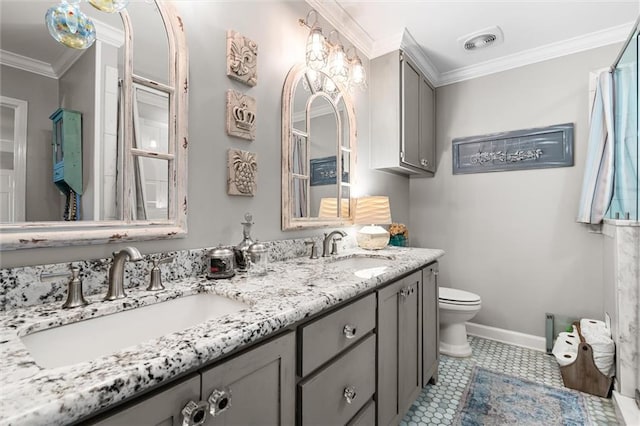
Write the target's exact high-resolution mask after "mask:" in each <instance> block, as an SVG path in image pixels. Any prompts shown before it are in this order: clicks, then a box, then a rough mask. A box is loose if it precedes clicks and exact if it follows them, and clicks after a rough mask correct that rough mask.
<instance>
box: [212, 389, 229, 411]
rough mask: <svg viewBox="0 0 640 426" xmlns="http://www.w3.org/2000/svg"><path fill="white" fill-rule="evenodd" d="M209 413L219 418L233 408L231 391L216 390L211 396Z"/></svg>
mask: <svg viewBox="0 0 640 426" xmlns="http://www.w3.org/2000/svg"><path fill="white" fill-rule="evenodd" d="M208 402H209V413H211V415H212V416H214V417H215V416H218V415H220V414H221V413H224V412H225V411H227V410H228V409H229V408H230V407H231V389H229V388H224V389H214V390H213V392H211V395H209V399H208Z"/></svg>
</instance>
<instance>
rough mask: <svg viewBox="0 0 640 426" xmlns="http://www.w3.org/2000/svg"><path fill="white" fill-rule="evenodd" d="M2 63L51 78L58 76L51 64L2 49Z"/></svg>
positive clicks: (0, 61)
mask: <svg viewBox="0 0 640 426" xmlns="http://www.w3.org/2000/svg"><path fill="white" fill-rule="evenodd" d="M0 64H2V65H6V66H8V67H12V68H17V69H20V70H24V71H27V72H32V73H34V74H39V75H43V76H45V77H49V78H56V79H57V78H58V75H57V74H56V72H55V71H54V69H53V67H52V66H51V64H48V63H46V62H43V61H39V60H37V59H33V58H29V57H27V56H22V55H18V54H16V53H13V52H10V51H8V50H1V49H0Z"/></svg>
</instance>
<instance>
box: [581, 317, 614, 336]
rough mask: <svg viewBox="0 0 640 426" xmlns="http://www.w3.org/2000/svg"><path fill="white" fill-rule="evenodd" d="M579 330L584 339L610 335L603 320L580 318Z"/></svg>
mask: <svg viewBox="0 0 640 426" xmlns="http://www.w3.org/2000/svg"><path fill="white" fill-rule="evenodd" d="M580 331H581V333H582V336H583V337H584V338H585V340H587V337H595V336H606V337H611V333H610V331H609V329H608V328H607V325H606V324H605V323H604V322H602V321H599V320H594V319H589V318H583V319H581V320H580Z"/></svg>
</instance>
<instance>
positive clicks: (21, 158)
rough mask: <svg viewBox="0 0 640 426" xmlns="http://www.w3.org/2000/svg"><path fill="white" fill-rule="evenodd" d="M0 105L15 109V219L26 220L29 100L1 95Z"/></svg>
mask: <svg viewBox="0 0 640 426" xmlns="http://www.w3.org/2000/svg"><path fill="white" fill-rule="evenodd" d="M0 106H3V107H7V108H11V109H13V129H14V130H13V132H14V141H13V143H14V151H13V170H14V187H13V221H14V222H24V221H25V203H26V193H27V192H26V187H27V117H28V110H29V109H28V102H27V101H24V100H22V99H15V98H10V97H8V96H0Z"/></svg>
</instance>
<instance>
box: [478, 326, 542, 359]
mask: <svg viewBox="0 0 640 426" xmlns="http://www.w3.org/2000/svg"><path fill="white" fill-rule="evenodd" d="M467 334H470V335H472V336H478V337H483V338H485V339H490V340H496V341H498V342H502V343H508V344H510V345H515V346H521V347H523V348H528V349H533V350H536V351H540V352H547V340H546V339H545V338H544V337H540V336H534V335H532V334H525V333H520V332H518V331H511V330H505V329H504V328H497V327H489V326H488V325H482V324H475V323H473V322H468V323H467Z"/></svg>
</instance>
